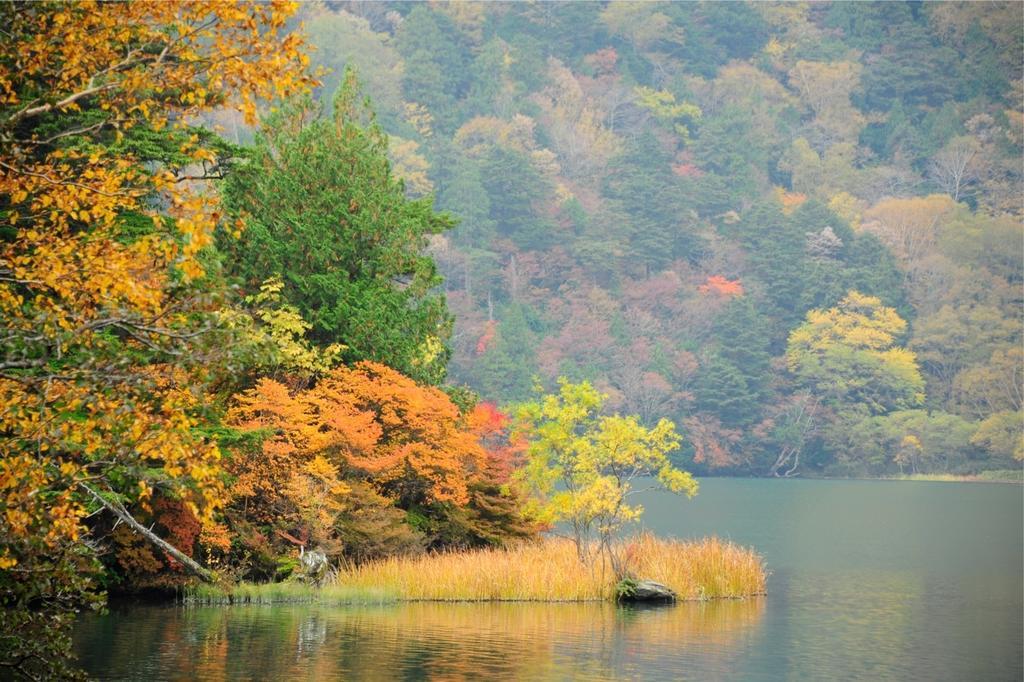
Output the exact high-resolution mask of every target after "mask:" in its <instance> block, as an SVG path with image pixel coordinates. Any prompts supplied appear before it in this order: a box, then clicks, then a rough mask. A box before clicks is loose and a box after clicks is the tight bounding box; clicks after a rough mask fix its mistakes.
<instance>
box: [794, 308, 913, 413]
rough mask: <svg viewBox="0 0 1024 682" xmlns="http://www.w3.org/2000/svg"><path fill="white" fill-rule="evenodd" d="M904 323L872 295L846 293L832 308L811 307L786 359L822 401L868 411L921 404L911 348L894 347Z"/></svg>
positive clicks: (806, 385) (904, 407)
mask: <svg viewBox="0 0 1024 682" xmlns="http://www.w3.org/2000/svg"><path fill="white" fill-rule="evenodd" d="M906 328H907V323H906V322H905V321H904V320H903V318H901V317H900V316H899V314H897V312H896V310H895V309H893V308H889V307H887V306H884V305H882V302H881V300H879V299H878V298H875V297H874V296H865V295H864V294H861V293H858V292H856V291H850V292H848V293H847V294H846V297H845V298H843V300H841V301H840V302H839V303H838V304H837V305H836V306H835V307H834V308H829V309H828V310H811V311H809V312H808V313H807V318H806V321H805V322H804V323H803V324H802V325H800V326H799V327H797V328H796V329H794V330H793V331H792V332H791V333H790V335H789V343H788V346H787V348H786V361H787V363H788V364H789V369H790V371H791V372H793V374H794V375H795V376H796V378H797V381H798V382H799V383H800V384H801V385H802V386H804V387H806V388H808V389H810V390H811V392H812V393H814V394H815V395H817V396H819V397H821V398H822V399H823V400H824V401H825V402H826V403H829V404H833V405H837V404H839V403H845V404H857V405H862V406H864V407H866V409H867V410H868V411H869V412H870V413H871V414H881V413H883V412H887V411H889V410H894V409H907V408H910V407H914V406H916V405H920V404H921V403H922V402H924V378H923V377H922V376H921V372H920V370H919V368H918V366H917V358H916V356H915V355H914V353H913V351H909V350H907V349H906V348H903V347H902V346H899V345H897V341H898V339H899V337H900V336H901V335H902V334H903V333H904V332H905V331H906Z"/></svg>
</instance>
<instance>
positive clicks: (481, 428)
mask: <svg viewBox="0 0 1024 682" xmlns="http://www.w3.org/2000/svg"><path fill="white" fill-rule="evenodd" d="M228 417H229V422H230V423H231V424H232V425H234V426H235V427H236V428H238V429H239V430H241V431H243V432H255V433H259V434H262V436H263V438H262V441H261V443H260V445H259V446H258V447H256V448H252V447H244V446H243V447H239V448H236V449H235V451H234V452H233V453H232V456H231V457H230V459H229V461H228V469H229V471H230V472H231V473H232V474H233V475H234V476H235V482H234V484H233V485H232V487H231V489H232V493H233V495H234V499H233V501H232V503H231V508H230V509H229V512H228V518H229V519H231V520H232V521H233V522H234V523H236V525H237V526H238V527H240V528H242V527H245V526H256V527H262V528H264V529H267V530H270V529H272V530H273V532H274V533H275V534H276V535H278V536H279V537H284V538H285V539H288V540H290V541H298V542H300V543H305V542H307V541H316V539H315V538H314V536H315V535H316V534H317V533H316V529H315V528H313V527H312V524H310V523H309V521H308V520H307V519H306V518H304V517H303V515H302V513H301V512H300V507H301V506H302V504H304V502H303V500H302V497H301V496H300V495H295V494H294V493H295V491H296V489H297V488H296V485H295V482H294V481H295V472H296V471H299V470H304V469H305V468H307V467H308V466H309V464H310V462H313V461H314V460H316V459H317V458H322V459H323V460H325V461H326V462H327V463H329V464H330V465H331V466H333V467H336V468H337V470H338V471H339V472H340V476H341V478H342V480H343V481H344V483H345V486H343V487H342V488H341V489H339V490H337V491H336V492H335V493H331V495H333V496H335V497H336V500H335V502H336V503H337V504H336V506H335V507H334V508H335V510H337V511H339V512H340V511H341V510H342V509H343V508H345V507H346V506H347V507H348V508H349V509H350V510H351V511H352V512H353V513H354V514H355V515H356V516H358V515H359V514H360V513H363V512H365V509H361V508H360V507H364V506H367V505H369V506H370V507H374V506H377V505H378V503H379V502H381V501H384V502H385V503H386V504H388V505H389V506H391V507H397V508H400V509H403V510H406V511H407V512H409V513H410V514H413V515H414V516H415V517H416V519H418V521H419V522H420V524H421V526H423V527H422V528H421V530H423V531H424V533H426V534H427V535H428V536H430V537H428V538H425V541H426V542H436V543H439V544H445V542H446V540H447V541H449V542H448V543H449V544H451V543H452V542H454V543H463V544H474V543H480V542H500V541H501V540H503V539H505V538H506V537H508V536H524V535H529V534H531V533H532V532H533V531H534V529H533V527H532V526H530V525H529V524H528V523H526V522H525V521H524V520H523V519H521V518H520V517H518V516H517V512H516V509H515V506H516V505H515V504H514V503H515V500H516V498H515V496H514V494H513V493H512V492H510V491H508V490H502V489H501V486H502V484H506V483H508V479H509V471H510V468H511V466H512V464H513V462H514V457H515V452H516V448H515V447H514V446H513V445H511V444H509V443H508V442H507V425H508V419H507V417H505V416H504V415H502V414H501V413H500V412H498V411H497V410H496V409H494V408H493V407H490V406H486V404H481V405H478V406H477V407H476V408H474V409H473V410H471V411H469V412H468V414H465V415H464V414H462V413H461V412H460V410H459V408H458V407H457V406H456V405H455V404H454V403H453V402H452V400H451V399H450V398H449V397H448V395H447V394H445V393H444V392H443V391H441V390H439V389H437V388H434V387H431V386H424V385H421V384H417V383H416V382H414V381H413V380H412V379H410V378H409V377H406V376H404V375H402V374H400V373H399V372H397V371H395V370H393V369H390V368H388V367H386V366H384V365H381V364H378V363H373V362H361V363H358V364H357V365H355V366H354V367H351V368H349V367H339V368H337V369H335V370H333V371H331V372H329V373H328V374H327V375H325V376H323V377H321V378H320V379H319V381H318V382H317V383H316V385H314V386H313V387H311V388H308V389H305V390H290V389H289V388H288V387H286V386H285V385H283V384H281V383H279V382H277V381H274V380H271V379H262V380H260V381H259V382H258V383H257V384H256V386H255V387H253V388H252V389H249V390H247V391H244V392H243V393H241V394H239V395H237V396H236V397H235V404H234V406H233V407H232V409H231V410H230V411H229V415H228ZM321 468H322V465H321ZM346 488H347V489H346ZM349 494H353V495H355V496H357V497H358V499H354V500H353V503H352V504H350V505H348V504H346V503H347V499H346V496H347V495H349ZM485 507H486V508H485ZM321 518H322V517H321ZM352 523H354V521H352V520H351V519H350V520H349V521H346V520H345V519H343V518H341V516H339V517H338V519H337V523H336V533H340V534H344V529H345V527H346V524H347V525H348V527H349V528H350V529H351V525H352ZM454 526H458V529H455V528H454ZM434 536H437V537H434ZM316 542H318V543H319V544H321V545H322V544H323V541H322V540H321V541H316ZM336 549H337V551H339V552H340V551H341V550H342V548H341V547H340V546H339V547H336ZM357 554H359V552H357ZM369 554H372V552H369Z"/></svg>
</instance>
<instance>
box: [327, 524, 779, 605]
mask: <svg viewBox="0 0 1024 682" xmlns="http://www.w3.org/2000/svg"><path fill="white" fill-rule="evenodd" d="M615 551H616V554H617V556H620V557H623V558H624V560H625V564H626V567H627V570H628V572H629V573H631V574H632V575H633V576H635V577H636V578H640V579H647V580H657V581H658V582H661V583H664V584H665V585H667V586H668V587H670V588H672V589H673V590H675V592H676V594H678V595H679V597H680V598H681V599H713V598H730V597H747V596H751V595H758V594H764V592H765V577H766V573H765V569H764V564H763V562H762V560H761V557H760V556H758V555H757V554H756V553H754V552H753V551H751V550H749V549H746V548H743V547H739V546H737V545H735V544H733V543H731V542H727V541H723V540H719V539H718V538H706V539H704V540H699V541H695V542H682V541H678V540H661V539H658V538H655V537H654V536H652V535H646V534H645V535H641V536H639V537H636V538H633V539H630V540H625V541H622V542H620V543H619V544H618V545H616V548H615ZM615 583H616V579H615V575H614V572H613V571H612V570H611V567H610V565H609V564H608V562H607V560H600V561H597V562H595V565H594V566H591V567H587V566H584V565H583V564H582V563H580V561H579V559H578V558H577V556H576V550H575V548H574V546H573V544H572V543H571V542H569V541H568V540H560V539H547V540H544V541H542V542H537V543H525V544H521V545H517V546H514V547H511V548H507V549H489V550H474V551H464V552H444V553H439V554H430V555H425V556H419V557H392V558H389V559H383V560H381V561H376V562H372V563H368V564H365V565H362V566H357V567H352V568H349V569H347V570H343V571H341V573H340V574H339V575H338V580H337V585H338V586H344V587H345V588H347V589H354V590H357V591H358V590H371V589H374V590H380V591H382V592H384V593H386V594H388V595H393V596H394V597H395V598H397V599H399V600H437V601H595V600H604V599H611V598H613V597H614V588H615Z"/></svg>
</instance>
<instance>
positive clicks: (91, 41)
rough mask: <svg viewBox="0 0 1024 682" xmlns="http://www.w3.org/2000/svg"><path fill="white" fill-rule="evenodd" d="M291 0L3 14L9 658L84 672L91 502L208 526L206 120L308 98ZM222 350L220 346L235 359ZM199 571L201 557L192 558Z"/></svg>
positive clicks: (221, 152) (214, 476)
mask: <svg viewBox="0 0 1024 682" xmlns="http://www.w3.org/2000/svg"><path fill="white" fill-rule="evenodd" d="M294 9H295V7H294V4H293V3H288V2H279V1H276V2H268V3H261V4H243V3H231V2H195V3H159V2H120V3H98V2H75V3H55V2H40V3H6V4H4V5H3V6H0V25H2V26H3V31H2V32H0V46H2V47H0V225H2V227H0V327H2V330H0V499H3V500H4V502H3V506H4V513H3V514H2V515H0V601H2V602H3V604H2V605H3V606H4V607H5V608H3V609H0V663H2V664H3V665H4V666H5V668H4V669H5V670H7V671H9V672H11V673H13V674H21V675H24V676H27V677H32V676H35V677H59V676H64V675H68V674H71V671H70V669H69V668H67V667H66V666H65V663H66V657H65V654H66V652H67V644H68V642H67V639H66V636H65V635H66V629H67V626H68V624H69V621H70V619H69V617H68V615H67V613H68V610H69V609H70V608H72V607H73V604H74V603H75V602H76V601H77V600H79V599H80V598H81V597H82V595H83V594H85V593H87V592H88V588H89V585H88V582H87V580H85V578H83V576H84V575H86V574H87V570H86V569H87V567H88V565H89V563H90V562H91V560H92V559H91V556H92V551H91V548H90V547H89V546H88V545H87V543H86V542H85V540H84V537H83V536H84V534H85V528H84V525H83V517H84V516H85V514H86V513H87V508H88V506H89V505H93V506H95V505H99V504H103V505H104V506H106V507H108V508H109V509H111V510H112V511H115V512H125V513H127V512H126V507H128V506H130V505H132V504H141V505H145V504H146V502H147V499H148V498H149V496H150V495H151V493H152V492H153V490H154V489H155V488H156V489H159V491H160V493H161V494H162V495H164V496H167V497H172V498H176V499H179V500H180V501H181V502H182V503H183V504H184V505H185V507H186V508H187V509H189V510H190V511H191V512H192V513H193V514H194V515H195V516H196V517H198V518H200V519H208V518H209V513H210V512H211V510H213V509H214V508H216V506H217V505H218V504H219V502H220V500H221V498H222V496H223V491H222V483H221V479H220V477H219V475H218V471H219V469H218V457H219V454H218V451H217V448H216V447H215V446H214V445H213V444H212V443H209V442H207V441H206V440H204V439H203V438H202V437H200V436H198V435H197V434H196V431H195V427H196V425H197V414H198V411H199V410H201V409H202V407H203V401H204V395H203V391H202V389H201V385H202V380H203V378H204V374H206V373H207V372H208V371H209V368H210V367H212V366H213V365H214V364H215V360H216V358H217V357H220V355H222V354H223V351H222V350H221V348H220V347H219V345H218V344H215V343H211V342H210V341H209V340H208V339H207V336H208V335H206V334H204V332H206V331H208V330H209V329H210V328H211V326H212V325H213V322H212V319H213V318H212V317H211V316H210V315H209V313H210V311H212V310H213V309H215V308H216V307H217V305H218V301H217V300H216V298H215V297H211V296H210V295H208V294H207V293H204V292H205V291H207V290H204V289H203V288H202V287H200V286H199V285H198V283H199V282H201V280H202V278H203V277H204V271H205V268H204V249H205V248H206V247H207V246H208V245H209V244H211V242H212V234H213V230H214V226H215V224H216V222H217V220H218V218H219V215H218V209H217V204H216V199H215V197H214V195H212V194H211V193H209V192H207V191H205V190H204V189H203V183H202V182H201V180H203V179H206V178H210V177H219V176H220V175H221V172H222V170H223V167H224V164H225V163H226V161H227V159H228V158H229V157H230V154H231V151H230V149H228V148H227V147H226V145H224V144H223V143H221V142H219V140H218V139H217V138H216V136H215V135H213V134H212V133H210V132H209V131H206V130H203V129H201V128H196V127H193V125H192V124H194V123H195V122H196V121H197V120H198V117H199V116H201V115H202V114H203V113H204V112H208V111H211V110H212V109H214V108H216V107H221V106H237V107H239V108H240V109H241V110H242V111H243V112H244V113H245V116H246V118H247V119H248V120H249V121H250V122H253V121H255V118H256V107H257V103H258V102H259V101H261V100H266V99H269V98H274V97H278V96H288V95H290V94H292V93H295V92H298V91H302V90H305V89H307V88H308V87H309V86H310V85H311V83H312V79H311V78H310V77H309V76H308V75H307V74H306V62H307V58H306V57H305V56H304V55H303V54H302V53H301V52H300V48H301V46H302V42H301V39H300V38H299V37H298V36H297V35H293V34H287V35H286V34H285V31H286V21H287V20H288V18H289V17H290V16H291V14H292V13H293V11H294ZM220 345H223V344H220ZM185 558H186V559H187V557H185Z"/></svg>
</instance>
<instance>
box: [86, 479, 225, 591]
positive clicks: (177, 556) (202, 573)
mask: <svg viewBox="0 0 1024 682" xmlns="http://www.w3.org/2000/svg"><path fill="white" fill-rule="evenodd" d="M78 485H79V486H81V488H82V489H83V490H86V491H88V492H89V493H90V494H91V495H92V496H93V497H95V498H96V500H97V501H98V502H99V503H100V504H102V505H103V506H104V507H106V508H107V509H109V510H110V511H111V513H113V514H114V516H116V517H117V518H119V519H121V520H122V521H124V522H125V523H127V524H128V525H129V526H130V527H131V529H132V530H134V531H135V532H136V533H138V534H139V535H141V536H142V537H144V538H146V539H147V540H149V541H150V542H152V543H153V544H154V545H156V546H157V547H159V548H160V549H162V550H163V551H165V552H167V553H168V554H169V555H171V557H172V558H173V559H174V560H175V561H177V562H178V563H180V564H181V565H182V566H184V567H185V569H186V570H187V571H188V572H189V573H191V574H192V575H194V576H196V577H197V578H199V579H201V580H203V581H205V582H208V583H216V582H217V576H215V575H214V574H213V573H212V572H211V571H208V570H207V569H205V568H203V567H202V566H200V565H199V564H197V563H196V562H195V561H194V560H193V559H192V558H191V557H190V556H188V555H187V554H185V553H184V552H182V551H181V550H180V549H178V548H177V547H174V546H173V545H171V544H170V543H169V542H167V541H166V540H164V539H163V538H161V537H160V536H158V535H157V534H156V533H154V532H153V531H151V530H149V529H148V528H146V527H145V526H143V525H142V524H141V523H139V522H138V521H136V520H135V518H134V517H133V516H132V515H131V514H129V513H128V510H127V509H125V508H124V505H122V504H120V503H118V502H111V501H109V500H107V499H104V497H103V496H102V495H100V494H99V493H98V492H96V491H95V490H93V489H92V488H90V487H89V486H87V485H86V484H84V483H79V484H78Z"/></svg>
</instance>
